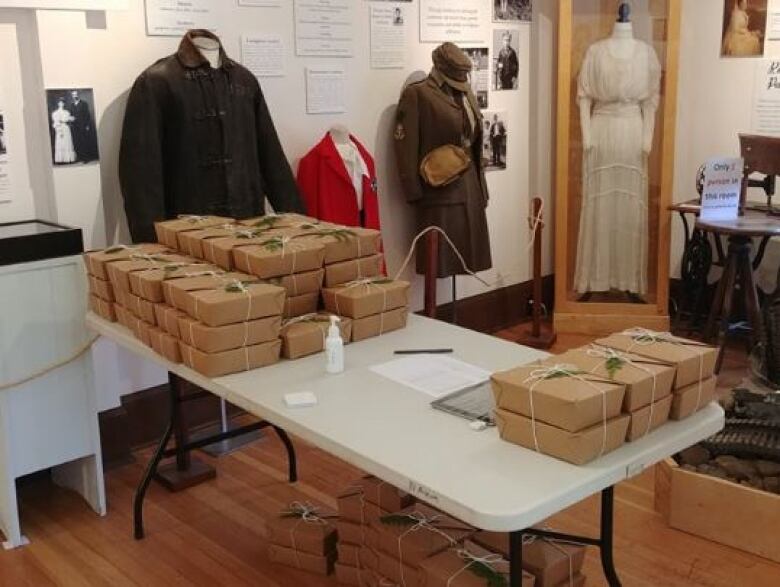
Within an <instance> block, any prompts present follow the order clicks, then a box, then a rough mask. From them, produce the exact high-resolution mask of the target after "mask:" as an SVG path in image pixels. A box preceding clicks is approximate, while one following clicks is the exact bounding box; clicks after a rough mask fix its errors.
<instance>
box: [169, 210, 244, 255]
mask: <svg viewBox="0 0 780 587" xmlns="http://www.w3.org/2000/svg"><path fill="white" fill-rule="evenodd" d="M233 222H234V221H233V219H232V218H224V217H222V216H195V215H192V216H188V217H185V216H182V217H181V218H176V219H174V220H164V221H162V222H155V223H154V232H155V234H157V242H159V243H162V244H165V245H168V246H169V247H172V248H174V249H179V250H183V249H182V248H181V245H180V244H179V238H178V235H179V233H181V232H194V231H196V230H203V229H204V228H211V227H213V226H222V225H225V224H232V223H233Z"/></svg>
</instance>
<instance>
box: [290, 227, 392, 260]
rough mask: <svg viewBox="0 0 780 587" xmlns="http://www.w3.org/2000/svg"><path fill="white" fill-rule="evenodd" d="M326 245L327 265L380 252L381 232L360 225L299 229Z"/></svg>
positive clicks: (300, 232)
mask: <svg viewBox="0 0 780 587" xmlns="http://www.w3.org/2000/svg"><path fill="white" fill-rule="evenodd" d="M298 234H301V235H302V234H310V235H311V236H310V237H309V238H311V239H312V240H314V241H315V242H319V243H322V244H323V245H324V246H325V259H324V262H325V265H332V264H333V263H340V262H342V261H349V260H351V259H359V258H361V257H369V256H371V255H376V254H377V253H378V252H379V242H380V232H379V231H378V230H373V229H371V228H360V227H353V226H348V227H315V229H314V230H309V231H303V230H301V231H299V232H298Z"/></svg>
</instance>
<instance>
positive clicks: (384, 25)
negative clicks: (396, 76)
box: [371, 4, 410, 69]
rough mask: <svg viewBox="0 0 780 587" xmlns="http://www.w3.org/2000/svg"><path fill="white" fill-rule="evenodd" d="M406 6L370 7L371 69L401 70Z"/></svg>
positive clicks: (403, 54) (404, 46) (384, 5)
mask: <svg viewBox="0 0 780 587" xmlns="http://www.w3.org/2000/svg"><path fill="white" fill-rule="evenodd" d="M408 12H409V11H408V10H407V6H404V5H403V4H382V5H379V6H371V68H372V69H402V68H403V67H404V57H405V55H406V21H407V19H408V18H409V17H410V15H409V14H407V13H408Z"/></svg>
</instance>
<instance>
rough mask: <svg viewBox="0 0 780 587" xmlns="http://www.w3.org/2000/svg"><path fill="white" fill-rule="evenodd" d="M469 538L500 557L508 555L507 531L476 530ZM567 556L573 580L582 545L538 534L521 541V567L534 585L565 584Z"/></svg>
mask: <svg viewBox="0 0 780 587" xmlns="http://www.w3.org/2000/svg"><path fill="white" fill-rule="evenodd" d="M473 540H474V542H476V543H477V544H481V545H482V546H484V547H485V548H488V549H490V550H493V551H495V552H497V553H499V554H501V555H502V556H503V557H504V558H508V557H509V534H507V533H506V532H484V531H482V532H477V534H475V535H474V538H473ZM569 559H571V570H572V572H573V573H574V580H575V581H576V580H577V579H576V578H577V575H578V574H579V572H580V570H581V569H582V565H583V563H584V562H585V547H584V546H579V545H576V544H566V543H561V542H555V543H553V542H550V541H548V540H544V539H541V538H536V539H535V540H534V541H533V542H531V543H529V544H524V545H523V571H524V572H526V571H527V572H528V573H529V574H530V575H531V576H532V577H533V578H535V581H536V583H535V585H536V587H540V586H541V587H557V585H558V584H559V583H561V582H565V583H564V584H568V580H569Z"/></svg>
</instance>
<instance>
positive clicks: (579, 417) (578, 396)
mask: <svg viewBox="0 0 780 587" xmlns="http://www.w3.org/2000/svg"><path fill="white" fill-rule="evenodd" d="M553 364H563V363H561V362H560V361H558V357H553V358H551V359H550V360H549V362H543V363H533V364H530V365H525V366H523V367H517V368H515V369H511V370H509V371H501V372H499V373H494V374H493V375H492V377H491V378H490V379H491V383H492V387H493V396H494V397H495V400H496V406H497V407H499V408H501V409H503V410H506V411H510V412H514V413H516V414H521V415H523V416H527V417H529V418H530V417H531V415H532V414H531V401H530V400H531V397H530V394H531V392H532V391H531V390H532V389H533V406H534V414H533V415H534V417H535V418H536V421H537V422H545V423H547V424H551V425H553V426H556V427H558V428H562V429H563V430H568V431H570V432H576V431H578V430H583V429H585V428H588V427H590V426H593V425H594V424H596V423H600V422H602V421H603V419H604V401H605V400H606V417H607V419H611V418H614V417H616V416H617V415H618V414H620V409H621V406H622V405H623V396H624V395H625V389H626V388H625V386H624V385H623V384H622V383H617V382H613V381H609V380H606V379H602V378H600V377H597V376H595V375H590V374H588V373H582V374H579V375H576V376H573V377H565V376H564V377H551V378H549V379H538V380H535V379H531V377H533V374H534V373H535V372H537V373H538V371H539V370H540V369H544V368H547V367H550V366H552V365H553ZM582 379H584V380H585V381H583V380H582Z"/></svg>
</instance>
